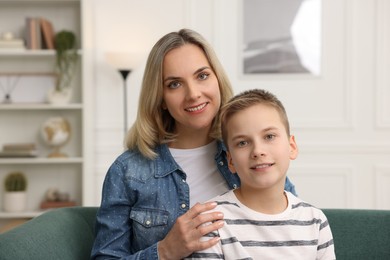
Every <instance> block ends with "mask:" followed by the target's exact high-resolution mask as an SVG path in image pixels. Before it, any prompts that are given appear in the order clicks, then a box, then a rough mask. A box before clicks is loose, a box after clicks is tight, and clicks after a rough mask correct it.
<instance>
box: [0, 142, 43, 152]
mask: <svg viewBox="0 0 390 260" xmlns="http://www.w3.org/2000/svg"><path fill="white" fill-rule="evenodd" d="M31 150H36V145H35V143H8V144H3V151H31Z"/></svg>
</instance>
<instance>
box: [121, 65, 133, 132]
mask: <svg viewBox="0 0 390 260" xmlns="http://www.w3.org/2000/svg"><path fill="white" fill-rule="evenodd" d="M118 71H119V73H120V74H121V75H122V78H123V109H124V111H123V123H124V136H125V137H126V133H127V130H128V129H127V85H126V79H127V76H128V75H129V74H130V72H131V70H130V69H120V70H118Z"/></svg>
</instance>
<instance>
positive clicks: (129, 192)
mask: <svg viewBox="0 0 390 260" xmlns="http://www.w3.org/2000/svg"><path fill="white" fill-rule="evenodd" d="M231 96H232V89H231V86H230V83H229V80H228V78H227V76H226V75H225V72H224V70H223V68H222V66H221V64H220V63H219V61H218V59H217V57H216V55H215V53H214V51H213V49H212V47H211V46H210V45H209V44H208V43H207V42H206V41H205V39H204V38H203V37H202V36H201V35H199V34H198V33H196V32H194V31H192V30H188V29H183V30H180V31H178V32H172V33H169V34H167V35H165V36H163V37H162V38H161V39H160V40H159V41H158V42H157V43H156V44H155V46H154V47H153V48H152V50H151V52H150V54H149V57H148V60H147V64H146V68H145V74H144V77H143V82H142V88H141V94H140V102H139V107H138V115H137V119H136V121H135V123H134V125H133V126H132V128H131V129H130V131H129V133H128V136H127V147H128V150H127V151H126V152H124V153H123V154H122V155H120V156H119V157H118V158H117V159H116V160H115V161H114V163H113V164H112V165H111V167H110V169H109V170H108V173H107V175H106V179H105V181H104V185H103V194H102V202H101V207H100V209H99V211H98V214H97V223H96V240H95V243H94V247H93V250H92V258H94V259H100V258H101V259H107V258H126V259H148V260H149V259H181V258H183V257H185V256H188V255H189V254H191V253H192V252H194V251H199V250H203V249H206V248H208V247H211V246H213V245H215V244H216V243H217V242H218V239H211V240H209V241H206V242H200V238H201V237H202V236H203V235H205V234H207V233H209V232H211V231H214V230H216V229H218V228H220V227H221V226H222V225H223V222H222V221H218V220H221V219H222V218H223V215H222V214H221V213H220V212H215V213H212V214H201V213H203V212H205V211H208V210H210V209H213V208H215V206H216V204H215V203H213V202H210V203H204V204H202V203H199V202H203V201H205V200H207V199H210V198H212V197H214V196H216V195H218V194H220V193H222V192H225V191H227V190H229V189H234V188H237V187H238V186H239V184H240V181H239V179H238V178H237V175H233V174H231V173H230V172H229V169H228V165H227V162H226V149H225V147H224V145H223V144H222V142H221V141H220V130H219V126H218V125H219V109H220V107H221V105H223V104H225V103H226V102H227V100H228V99H229V98H230V97H231ZM285 188H286V190H288V191H291V192H293V193H295V191H294V186H293V185H292V184H291V183H290V182H289V181H288V180H287V181H286V187H285ZM192 205H194V206H192ZM206 222H213V224H211V225H208V226H201V225H202V224H203V223H206Z"/></svg>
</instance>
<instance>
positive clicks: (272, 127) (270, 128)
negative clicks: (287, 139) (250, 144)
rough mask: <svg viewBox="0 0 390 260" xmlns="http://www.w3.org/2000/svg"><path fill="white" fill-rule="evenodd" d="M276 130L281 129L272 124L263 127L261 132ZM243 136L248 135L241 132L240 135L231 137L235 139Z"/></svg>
mask: <svg viewBox="0 0 390 260" xmlns="http://www.w3.org/2000/svg"><path fill="white" fill-rule="evenodd" d="M274 130H280V128H278V127H276V126H270V127H267V128H264V129H262V130H261V132H268V131H274ZM243 137H246V135H245V134H239V135H235V136H232V138H231V139H232V140H234V139H239V138H243Z"/></svg>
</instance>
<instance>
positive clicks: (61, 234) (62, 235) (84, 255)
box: [0, 207, 97, 260]
mask: <svg viewBox="0 0 390 260" xmlns="http://www.w3.org/2000/svg"><path fill="white" fill-rule="evenodd" d="M96 212H97V208H96V207H70V208H60V209H54V210H50V211H48V212H45V213H43V214H42V215H40V216H38V217H36V218H34V219H32V220H30V221H28V222H26V223H24V224H22V225H21V226H18V227H16V228H15V229H12V230H10V231H8V232H6V233H3V234H0V259H4V260H7V259H10V260H11V259H12V260H15V259H40V260H44V259H56V260H59V259H72V260H73V259H74V260H76V259H89V258H90V253H91V248H92V244H93V241H94V237H95V234H94V226H95V219H96Z"/></svg>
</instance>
